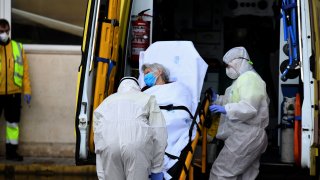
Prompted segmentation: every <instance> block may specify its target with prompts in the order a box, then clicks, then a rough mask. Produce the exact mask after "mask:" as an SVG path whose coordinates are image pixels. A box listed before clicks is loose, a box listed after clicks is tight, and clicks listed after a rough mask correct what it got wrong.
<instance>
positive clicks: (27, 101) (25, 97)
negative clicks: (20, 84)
mask: <svg viewBox="0 0 320 180" xmlns="http://www.w3.org/2000/svg"><path fill="white" fill-rule="evenodd" d="M24 101H25V102H26V103H27V104H30V102H31V95H30V94H25V95H24Z"/></svg>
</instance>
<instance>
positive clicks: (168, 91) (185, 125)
mask: <svg viewBox="0 0 320 180" xmlns="http://www.w3.org/2000/svg"><path fill="white" fill-rule="evenodd" d="M155 62H156V63H159V64H162V65H164V66H165V67H166V68H167V69H169V71H170V82H172V83H168V84H165V85H156V86H153V87H151V88H149V89H147V90H146V91H144V92H145V93H148V94H152V95H155V97H156V100H157V103H158V104H159V105H160V106H165V105H169V104H173V105H174V106H181V105H183V106H186V107H187V108H188V109H189V110H190V111H191V113H192V115H194V114H195V111H196V109H197V106H198V103H199V101H200V93H201V89H202V85H203V81H204V77H205V74H206V71H207V67H208V65H207V64H206V63H205V62H204V60H203V59H202V58H201V56H200V55H199V53H198V52H197V51H196V49H195V48H194V46H193V43H192V42H190V41H159V42H155V43H153V44H152V45H150V46H149V48H148V49H147V50H146V51H144V52H141V53H140V59H139V71H140V76H139V79H138V80H139V84H140V86H141V87H144V86H145V83H144V81H143V78H144V74H143V72H142V70H141V66H142V65H143V64H144V63H155ZM162 113H163V115H164V117H165V120H166V125H167V131H168V141H167V142H168V146H167V148H166V152H167V153H169V154H172V155H174V156H178V157H179V156H180V153H181V150H182V149H183V148H184V147H185V146H186V145H187V144H188V142H189V129H190V125H191V123H192V119H190V115H189V114H188V113H187V112H186V111H184V110H174V111H167V110H162ZM195 132H196V128H194V130H193V133H192V134H193V137H192V139H193V138H194V136H195ZM176 162H177V160H173V159H170V158H168V157H167V156H165V161H164V169H165V171H167V170H168V169H170V168H171V167H172V166H173V165H174V164H175V163H176ZM165 177H167V178H168V177H170V176H169V175H168V174H167V173H165ZM167 178H166V179H167Z"/></svg>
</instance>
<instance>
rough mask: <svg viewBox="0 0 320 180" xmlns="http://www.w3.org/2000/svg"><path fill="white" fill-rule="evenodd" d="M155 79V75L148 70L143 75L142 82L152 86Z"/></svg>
mask: <svg viewBox="0 0 320 180" xmlns="http://www.w3.org/2000/svg"><path fill="white" fill-rule="evenodd" d="M156 81H157V77H156V76H155V75H154V74H153V73H152V72H149V73H148V74H146V75H144V82H145V83H146V85H147V86H149V87H151V86H154V85H155V84H156Z"/></svg>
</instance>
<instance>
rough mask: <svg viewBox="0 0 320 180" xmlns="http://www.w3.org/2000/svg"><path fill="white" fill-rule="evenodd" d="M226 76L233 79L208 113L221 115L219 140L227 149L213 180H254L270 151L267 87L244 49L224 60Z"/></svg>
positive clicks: (214, 168)
mask: <svg viewBox="0 0 320 180" xmlns="http://www.w3.org/2000/svg"><path fill="white" fill-rule="evenodd" d="M223 61H224V63H225V64H226V74H227V76H228V77H229V78H231V79H234V81H233V83H232V85H231V86H230V87H228V88H227V89H226V91H225V94H224V95H223V96H219V95H217V94H215V93H213V96H212V97H213V100H214V102H213V105H211V106H209V110H210V111H211V112H214V113H221V119H220V124H219V128H218V133H217V135H216V137H217V138H218V139H221V140H224V147H223V148H222V150H221V152H220V153H219V155H218V157H217V159H216V160H215V162H214V164H213V165H212V168H211V172H210V180H222V179H223V180H231V179H232V180H233V179H234V180H236V179H242V180H253V179H255V178H256V177H257V176H258V174H259V165H260V162H259V160H260V156H261V154H262V153H263V152H264V151H265V150H266V148H267V135H266V132H265V128H266V127H267V125H268V123H269V110H268V104H269V98H268V95H267V92H266V84H265V82H264V81H263V80H262V79H261V77H260V76H259V75H258V74H257V73H256V72H255V70H254V69H253V67H252V65H251V64H252V62H251V61H250V58H249V55H248V53H247V51H246V49H245V48H243V47H235V48H232V49H230V50H229V51H228V52H227V53H226V54H225V55H224V57H223Z"/></svg>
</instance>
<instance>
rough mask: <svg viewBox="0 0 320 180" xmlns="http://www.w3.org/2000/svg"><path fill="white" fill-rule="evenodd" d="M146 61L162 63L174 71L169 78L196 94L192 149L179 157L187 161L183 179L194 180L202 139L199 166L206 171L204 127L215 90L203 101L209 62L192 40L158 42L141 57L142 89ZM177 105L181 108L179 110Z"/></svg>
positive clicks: (190, 140) (182, 175) (190, 139)
mask: <svg viewBox="0 0 320 180" xmlns="http://www.w3.org/2000/svg"><path fill="white" fill-rule="evenodd" d="M145 63H159V64H162V65H163V66H164V67H166V68H167V69H168V70H169V72H170V76H169V81H170V82H173V81H178V82H180V83H182V84H184V85H185V86H186V87H187V88H188V89H189V91H190V92H191V94H192V99H190V100H191V101H192V108H191V109H189V110H190V113H191V116H192V117H191V118H192V119H191V121H192V123H191V126H190V128H189V129H188V131H189V137H188V141H189V142H188V144H187V146H188V150H187V154H185V155H184V157H183V158H181V157H178V161H183V168H182V169H181V170H180V172H177V173H179V174H180V175H179V179H186V178H187V177H188V179H193V167H194V164H195V163H193V157H194V152H195V151H196V147H197V144H198V142H199V140H200V138H202V148H201V150H202V155H201V163H200V164H199V165H198V166H200V167H201V172H202V173H205V171H206V149H207V148H206V145H207V139H206V138H207V128H206V127H205V126H204V123H205V120H206V117H207V114H208V113H207V111H208V106H209V104H210V99H211V97H210V96H211V93H209V92H206V93H205V95H204V97H203V98H202V101H200V98H201V91H202V85H203V81H204V78H205V75H206V71H207V67H208V65H207V64H206V63H205V62H204V60H203V59H202V58H201V56H200V55H199V53H198V52H197V50H196V49H195V48H194V45H193V43H192V42H190V41H159V42H155V43H153V44H151V45H150V46H149V47H148V49H147V50H146V51H143V52H141V53H140V56H139V78H138V81H139V84H140V86H141V88H142V87H144V86H145V83H144V81H143V78H144V74H143V72H142V70H141V67H142V65H143V64H145ZM156 96H157V95H156ZM168 96H170V94H168ZM157 101H158V100H157ZM158 103H159V101H158ZM170 105H171V104H167V105H165V104H161V106H160V108H161V107H168V106H170ZM175 107H177V108H176V109H175ZM170 108H171V111H179V108H178V106H173V107H172V106H171V107H170ZM166 111H170V110H168V109H167V108H165V109H163V111H162V112H163V113H166ZM168 133H170V132H168ZM169 136H170V135H169ZM181 151H182V149H181ZM181 154H182V153H181ZM168 156H169V155H168Z"/></svg>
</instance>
